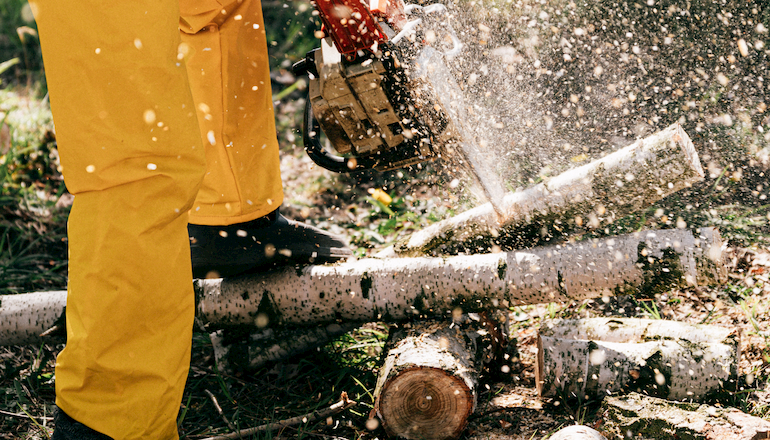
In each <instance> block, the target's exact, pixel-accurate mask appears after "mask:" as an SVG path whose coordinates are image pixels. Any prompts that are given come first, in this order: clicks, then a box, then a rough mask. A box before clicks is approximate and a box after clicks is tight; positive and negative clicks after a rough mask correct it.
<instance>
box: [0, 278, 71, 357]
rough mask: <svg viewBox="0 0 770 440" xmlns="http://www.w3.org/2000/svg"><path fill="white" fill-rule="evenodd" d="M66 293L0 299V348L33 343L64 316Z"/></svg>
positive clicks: (30, 294)
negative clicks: (1, 346) (0, 346)
mask: <svg viewBox="0 0 770 440" xmlns="http://www.w3.org/2000/svg"><path fill="white" fill-rule="evenodd" d="M66 304H67V291H66V290H62V291H51V292H34V293H22V294H17V295H2V296H0V345H18V344H30V343H37V342H39V341H41V340H42V338H41V337H40V334H41V333H43V332H44V331H46V330H48V329H50V328H51V327H52V326H53V325H54V323H56V321H57V320H58V319H59V318H60V317H61V316H62V314H63V313H64V306H65V305H66Z"/></svg>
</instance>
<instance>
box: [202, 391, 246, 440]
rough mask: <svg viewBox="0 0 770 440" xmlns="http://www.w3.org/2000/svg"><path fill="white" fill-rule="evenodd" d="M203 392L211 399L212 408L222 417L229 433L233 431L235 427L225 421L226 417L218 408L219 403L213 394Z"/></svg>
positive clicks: (220, 408)
mask: <svg viewBox="0 0 770 440" xmlns="http://www.w3.org/2000/svg"><path fill="white" fill-rule="evenodd" d="M203 391H204V392H205V393H206V394H208V396H209V398H210V399H211V402H212V403H213V404H214V408H216V409H217V412H218V413H219V416H220V417H222V420H224V421H225V423H226V424H227V427H228V428H230V430H231V431H235V426H234V425H233V424H232V423H230V421H229V420H227V417H226V416H225V413H224V411H222V407H221V406H219V402H217V398H216V397H215V396H214V394H213V393H212V392H211V391H209V390H203ZM233 438H241V436H240V435H239V436H238V437H233Z"/></svg>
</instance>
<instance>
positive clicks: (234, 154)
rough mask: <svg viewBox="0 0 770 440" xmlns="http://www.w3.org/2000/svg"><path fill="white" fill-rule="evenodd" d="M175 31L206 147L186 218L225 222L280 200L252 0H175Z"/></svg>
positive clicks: (263, 52) (257, 8) (257, 14)
mask: <svg viewBox="0 0 770 440" xmlns="http://www.w3.org/2000/svg"><path fill="white" fill-rule="evenodd" d="M180 9H181V19H180V26H179V27H180V30H181V31H182V41H183V43H184V44H185V45H186V46H185V49H186V50H188V51H189V57H188V59H187V69H188V72H189V78H190V87H191V89H192V93H193V98H194V99H195V103H196V109H197V110H198V120H199V125H200V129H201V136H202V138H203V143H204V145H205V148H206V176H205V178H204V180H203V186H202V187H201V190H200V192H199V193H198V197H197V198H196V200H195V204H194V206H193V209H192V211H191V215H190V223H195V224H202V225H229V224H233V223H240V222H244V221H248V220H253V219H255V218H258V217H261V216H263V215H265V214H268V213H270V212H272V211H274V210H275V209H276V208H278V206H279V205H280V204H281V203H282V202H283V190H282V185H281V175H280V170H279V164H280V163H279V159H278V142H277V140H276V135H275V120H274V116H273V104H272V92H271V89H270V69H269V64H268V59H267V42H266V37H265V27H264V23H263V19H262V10H261V5H260V2H259V0H180Z"/></svg>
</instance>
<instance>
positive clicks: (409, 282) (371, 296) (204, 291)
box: [0, 228, 726, 345]
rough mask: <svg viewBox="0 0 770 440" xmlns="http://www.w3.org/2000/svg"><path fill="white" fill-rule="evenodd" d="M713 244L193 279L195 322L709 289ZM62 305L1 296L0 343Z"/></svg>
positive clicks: (660, 239) (35, 328)
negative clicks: (706, 286) (681, 288)
mask: <svg viewBox="0 0 770 440" xmlns="http://www.w3.org/2000/svg"><path fill="white" fill-rule="evenodd" d="M721 246H722V243H721V239H720V237H719V233H718V232H717V231H716V230H714V229H711V228H703V229H700V230H698V231H697V232H696V233H695V234H693V232H691V231H689V230H681V229H675V230H661V231H644V232H639V233H635V234H629V235H624V236H618V237H612V238H605V239H601V240H599V239H596V240H589V241H586V242H580V243H574V244H565V245H558V246H549V247H541V248H534V249H530V250H527V251H513V252H507V253H496V254H483V255H471V256H456V257H449V258H429V257H422V258H399V259H392V260H380V259H365V260H360V261H355V262H350V263H343V264H338V265H336V266H307V267H304V268H300V269H295V268H284V269H282V270H276V271H273V272H268V273H262V274H255V275H250V276H245V277H240V278H231V279H225V280H222V279H218V280H201V281H198V282H197V283H196V295H197V300H198V316H199V317H200V318H201V319H202V320H203V321H204V322H205V323H208V324H210V326H211V327H212V328H211V330H215V329H216V328H218V327H226V326H233V325H235V326H251V327H256V328H265V327H267V326H275V325H298V326H302V325H304V326H308V325H317V324H329V323H333V322H341V321H357V322H366V321H382V320H385V321H398V320H402V319H405V318H410V317H415V316H421V315H425V316H448V315H451V312H452V311H453V310H455V309H458V308H459V309H462V310H463V311H465V312H472V311H475V310H484V309H490V308H496V307H508V306H514V305H525V304H536V303H544V302H554V301H572V300H580V299H586V298H594V297H602V296H610V295H613V294H617V293H633V292H636V291H640V290H643V291H647V290H650V289H656V288H657V289H663V288H669V287H673V286H675V285H679V286H681V285H695V284H700V285H704V284H713V283H719V282H720V281H721V280H722V279H723V278H724V277H725V276H726V273H725V269H724V266H723V265H722V261H721V252H722V250H721ZM65 297H66V293H65V292H41V293H34V294H23V295H10V296H2V297H0V345H13V344H22V343H28V342H33V341H37V340H39V338H38V336H37V335H39V334H40V333H42V332H44V331H45V330H47V329H48V328H50V326H51V325H52V324H53V323H54V322H55V321H56V319H57V318H58V317H59V316H61V313H62V310H63V308H64V305H65Z"/></svg>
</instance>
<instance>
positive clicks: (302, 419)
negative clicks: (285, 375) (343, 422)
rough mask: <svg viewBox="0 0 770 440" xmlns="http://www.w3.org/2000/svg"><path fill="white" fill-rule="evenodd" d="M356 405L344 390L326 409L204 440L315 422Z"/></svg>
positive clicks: (276, 429)
mask: <svg viewBox="0 0 770 440" xmlns="http://www.w3.org/2000/svg"><path fill="white" fill-rule="evenodd" d="M355 405H356V402H355V401H353V400H350V399H349V398H348V393H346V392H344V391H343V392H342V395H341V396H340V401H339V402H337V403H335V404H334V405H332V406H330V407H328V408H326V409H322V410H318V411H313V412H311V413H308V414H305V415H303V416H297V417H292V418H290V419H286V420H281V421H278V422H273V423H268V424H265V425H261V426H257V427H254V428H247V429H241V430H240V431H237V432H232V433H230V434H225V435H218V436H216V437H208V438H205V439H203V440H227V439H236V438H241V437H246V436H250V435H255V434H259V433H263V432H273V431H278V430H281V429H283V428H286V427H289V426H295V425H299V424H302V423H315V422H317V421H319V420H322V419H326V418H327V417H329V416H333V415H334V414H338V413H340V412H342V411H345V410H346V409H348V408H351V407H353V406H355Z"/></svg>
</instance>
